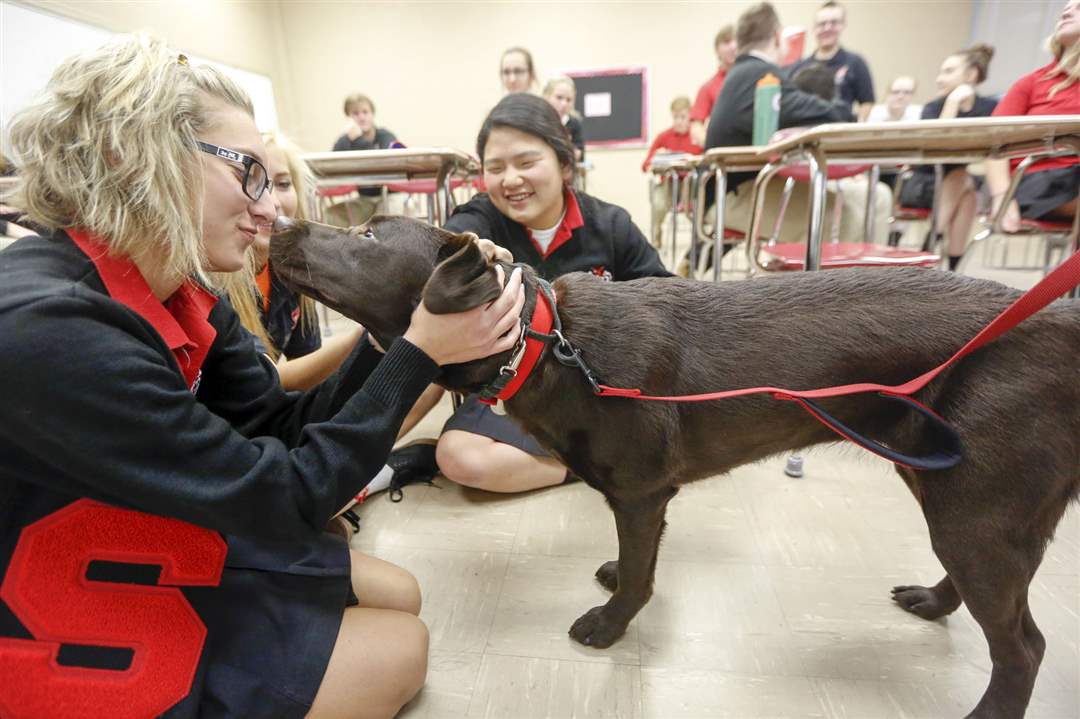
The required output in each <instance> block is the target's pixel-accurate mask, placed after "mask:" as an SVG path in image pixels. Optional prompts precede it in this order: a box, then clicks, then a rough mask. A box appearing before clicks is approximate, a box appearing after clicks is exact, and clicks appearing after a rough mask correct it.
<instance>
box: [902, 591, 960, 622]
mask: <svg viewBox="0 0 1080 719" xmlns="http://www.w3.org/2000/svg"><path fill="white" fill-rule="evenodd" d="M892 599H893V601H894V602H896V603H897V604H899V605H900V606H901V607H902V608H903V609H904V611H907V612H911V613H912V614H914V615H916V616H919V617H922V618H923V619H931V620H933V619H940V618H941V617H944V616H945V615H946V614H949V613H950V612H952V611H953V610H955V609H956V607H954V606H949V605H947V604H944V603H943V602H942V601H941V600H940V599H939V598H938V596H937V594H935V593H934V590H933V589H931V588H929V587H919V586H913V585H912V586H907V585H905V586H900V587H893V588H892Z"/></svg>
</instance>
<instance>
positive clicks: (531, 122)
mask: <svg viewBox="0 0 1080 719" xmlns="http://www.w3.org/2000/svg"><path fill="white" fill-rule="evenodd" d="M496 127H509V128H511V129H513V130H518V131H520V132H524V133H526V134H529V135H532V136H534V137H538V138H540V139H541V140H543V141H544V142H545V143H546V144H547V145H548V147H550V148H551V149H552V150H554V151H555V158H556V159H557V160H558V161H559V165H560V166H562V167H568V168H570V177H571V178H573V176H574V169H575V168H574V165H575V158H574V146H573V145H572V144H571V143H570V133H568V132H567V131H566V128H565V127H564V126H563V124H562V120H561V119H559V114H558V113H557V112H555V108H553V107H552V106H551V104H550V103H548V101H547V100H545V99H544V98H542V97H537V96H536V95H530V94H528V93H525V92H515V93H514V94H512V95H507V96H506V97H504V98H503V99H502V100H499V104H498V105H496V106H495V107H494V108H492V110H491V112H489V113H488V116H487V118H485V119H484V124H483V125H481V126H480V134H479V135H477V136H476V154H477V155H479V156H480V162H481V163H482V162H483V161H484V150H485V148H486V147H487V141H488V136H489V135H491V131H492V130H493V129H495V128H496Z"/></svg>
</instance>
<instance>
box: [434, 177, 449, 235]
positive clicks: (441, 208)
mask: <svg viewBox="0 0 1080 719" xmlns="http://www.w3.org/2000/svg"><path fill="white" fill-rule="evenodd" d="M433 199H434V200H435V213H434V214H435V223H434V224H437V225H438V226H439V227H442V226H443V225H445V224H446V221H447V220H448V219H450V168H449V167H445V166H443V167H440V168H439V174H438V175H436V177H435V196H434V198H433Z"/></svg>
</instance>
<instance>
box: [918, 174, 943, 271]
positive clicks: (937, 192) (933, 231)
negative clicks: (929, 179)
mask: <svg viewBox="0 0 1080 719" xmlns="http://www.w3.org/2000/svg"><path fill="white" fill-rule="evenodd" d="M944 183H945V172H944V171H943V170H942V168H941V165H934V200H933V202H932V203H931V204H930V232H929V234H928V235H927V236H926V238H927V239H926V241H925V242H923V252H930V251H932V250H933V249H934V245H935V244H936V240H937V234H938V227H937V225H938V222H937V220H938V211H939V208H940V207H941V189H942V188H941V186H942V185H943V184H944ZM942 259H945V258H944V257H943V258H942Z"/></svg>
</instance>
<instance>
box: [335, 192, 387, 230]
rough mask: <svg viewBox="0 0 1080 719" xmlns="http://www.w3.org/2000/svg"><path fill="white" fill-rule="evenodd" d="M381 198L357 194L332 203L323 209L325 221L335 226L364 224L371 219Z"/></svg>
mask: <svg viewBox="0 0 1080 719" xmlns="http://www.w3.org/2000/svg"><path fill="white" fill-rule="evenodd" d="M380 201H381V198H379V197H368V196H367V195H356V196H354V197H350V198H349V199H348V200H345V201H344V202H339V203H337V204H336V205H331V206H330V207H327V208H326V209H325V210H323V222H325V223H326V224H328V225H334V226H335V227H353V226H354V225H362V224H363V223H365V222H367V221H368V220H369V219H371V216H372V215H374V214H375V213H376V212H377V211H378V209H379V205H380Z"/></svg>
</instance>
